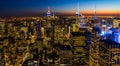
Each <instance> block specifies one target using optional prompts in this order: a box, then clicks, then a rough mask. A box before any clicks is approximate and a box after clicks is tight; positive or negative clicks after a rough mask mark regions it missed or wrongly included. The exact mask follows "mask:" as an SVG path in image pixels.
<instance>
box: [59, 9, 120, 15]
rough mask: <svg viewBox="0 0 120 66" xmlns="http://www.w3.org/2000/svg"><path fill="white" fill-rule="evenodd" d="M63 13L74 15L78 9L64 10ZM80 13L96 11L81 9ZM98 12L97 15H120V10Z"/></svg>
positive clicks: (88, 13) (85, 13) (87, 13)
mask: <svg viewBox="0 0 120 66" xmlns="http://www.w3.org/2000/svg"><path fill="white" fill-rule="evenodd" d="M61 13H62V14H66V15H74V14H75V13H76V11H64V12H61ZM80 13H81V14H83V15H94V13H95V11H94V10H86V11H80ZM96 14H97V15H120V10H97V11H96Z"/></svg>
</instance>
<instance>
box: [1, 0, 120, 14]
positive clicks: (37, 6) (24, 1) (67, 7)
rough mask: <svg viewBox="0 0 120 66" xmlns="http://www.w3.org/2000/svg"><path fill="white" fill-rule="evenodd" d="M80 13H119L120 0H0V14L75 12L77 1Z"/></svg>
mask: <svg viewBox="0 0 120 66" xmlns="http://www.w3.org/2000/svg"><path fill="white" fill-rule="evenodd" d="M78 2H79V10H80V12H81V13H82V14H86V15H88V14H89V15H92V14H93V13H94V11H95V10H96V13H97V15H120V0H0V16H16V15H19V16H21V15H46V12H47V8H48V6H49V7H50V8H51V12H54V13H59V14H61V15H62V14H75V12H76V10H77V3H78Z"/></svg>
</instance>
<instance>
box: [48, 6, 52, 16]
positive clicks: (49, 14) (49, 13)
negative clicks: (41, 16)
mask: <svg viewBox="0 0 120 66" xmlns="http://www.w3.org/2000/svg"><path fill="white" fill-rule="evenodd" d="M47 16H51V12H50V7H48V11H47Z"/></svg>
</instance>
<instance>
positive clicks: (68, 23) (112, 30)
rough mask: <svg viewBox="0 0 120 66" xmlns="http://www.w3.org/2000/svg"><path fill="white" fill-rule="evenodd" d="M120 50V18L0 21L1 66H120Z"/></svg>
mask: <svg viewBox="0 0 120 66" xmlns="http://www.w3.org/2000/svg"><path fill="white" fill-rule="evenodd" d="M119 48H120V19H119V18H112V17H108V18H106V17H97V16H96V15H95V16H94V17H85V16H83V15H81V14H79V11H77V12H76V16H63V17H58V16H55V14H53V15H52V13H51V11H50V8H49V7H48V11H47V16H44V17H20V18H16V17H10V18H5V19H3V18H0V66H51V65H52V66H63V65H68V66H119V65H120V57H119V56H120V53H119Z"/></svg>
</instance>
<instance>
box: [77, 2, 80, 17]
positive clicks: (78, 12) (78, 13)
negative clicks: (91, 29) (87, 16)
mask: <svg viewBox="0 0 120 66" xmlns="http://www.w3.org/2000/svg"><path fill="white" fill-rule="evenodd" d="M79 15H80V11H79V2H78V4H77V11H76V16H78V17H79Z"/></svg>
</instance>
